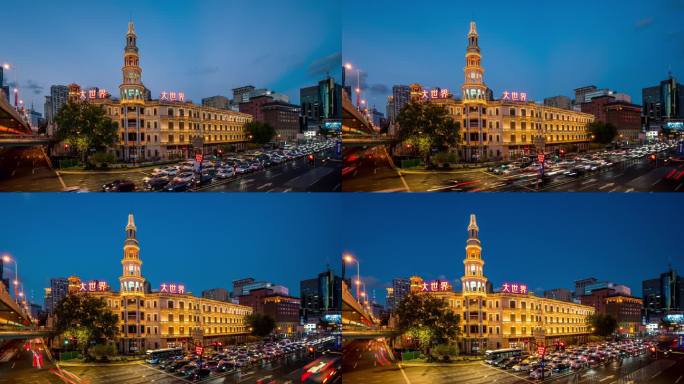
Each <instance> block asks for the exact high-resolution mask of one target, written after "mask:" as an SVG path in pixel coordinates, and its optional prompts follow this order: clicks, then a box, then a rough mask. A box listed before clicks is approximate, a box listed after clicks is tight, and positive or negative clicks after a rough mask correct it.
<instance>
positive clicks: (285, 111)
mask: <svg viewBox="0 0 684 384" xmlns="http://www.w3.org/2000/svg"><path fill="white" fill-rule="evenodd" d="M261 110H262V114H263V117H264V122H265V123H266V124H268V125H270V126H272V127H273V128H274V129H275V134H276V140H277V141H278V142H283V141H288V142H292V141H295V140H296V139H297V134H298V133H299V130H300V121H299V114H300V107H299V105H295V104H290V103H285V102H282V101H272V102H270V103H266V104H264V105H263V106H262V107H261Z"/></svg>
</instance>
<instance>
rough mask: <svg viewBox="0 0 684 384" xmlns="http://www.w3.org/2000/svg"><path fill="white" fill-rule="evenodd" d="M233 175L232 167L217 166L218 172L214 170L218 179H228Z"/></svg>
mask: <svg viewBox="0 0 684 384" xmlns="http://www.w3.org/2000/svg"><path fill="white" fill-rule="evenodd" d="M233 176H235V172H234V171H233V168H219V169H218V172H216V177H218V178H219V179H228V178H231V177H233Z"/></svg>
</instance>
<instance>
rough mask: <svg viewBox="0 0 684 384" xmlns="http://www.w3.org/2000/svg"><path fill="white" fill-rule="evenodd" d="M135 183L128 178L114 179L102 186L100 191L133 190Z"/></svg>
mask: <svg viewBox="0 0 684 384" xmlns="http://www.w3.org/2000/svg"><path fill="white" fill-rule="evenodd" d="M133 191H135V183H134V182H132V181H130V180H114V181H112V182H111V183H107V184H105V185H103V186H102V192H133Z"/></svg>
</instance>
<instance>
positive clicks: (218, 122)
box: [52, 22, 252, 161]
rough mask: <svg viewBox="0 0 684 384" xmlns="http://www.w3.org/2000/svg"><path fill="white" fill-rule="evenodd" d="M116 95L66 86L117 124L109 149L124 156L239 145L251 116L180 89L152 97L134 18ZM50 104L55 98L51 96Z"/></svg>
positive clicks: (179, 155)
mask: <svg viewBox="0 0 684 384" xmlns="http://www.w3.org/2000/svg"><path fill="white" fill-rule="evenodd" d="M123 58H124V65H123V67H122V69H121V70H122V75H123V80H122V83H121V85H120V86H119V93H120V99H119V100H117V99H114V98H112V97H111V95H110V94H109V93H108V92H107V91H106V90H97V89H89V90H83V89H81V87H80V86H79V85H77V84H71V85H70V86H69V96H68V99H69V101H70V102H80V101H83V102H89V103H93V104H96V105H100V106H101V107H102V108H104V109H105V112H106V114H107V116H109V117H110V118H111V119H112V121H114V122H115V123H116V125H117V126H118V136H119V142H118V143H117V144H116V145H115V146H114V147H113V148H111V149H110V150H109V152H111V153H113V154H114V155H116V157H117V158H118V159H120V160H123V161H143V160H172V159H183V158H189V157H192V156H193V155H194V154H195V153H199V152H201V153H205V154H211V153H215V152H216V151H218V149H220V148H221V147H223V146H231V147H234V148H235V149H240V148H244V147H245V145H246V142H247V141H248V138H247V136H246V134H245V131H244V125H245V124H246V123H248V122H250V121H252V117H251V116H249V115H247V114H243V113H239V112H234V111H231V110H225V109H220V108H212V107H205V106H199V105H195V104H193V103H192V102H191V101H186V100H185V94H184V92H175V91H173V92H167V91H162V92H161V93H160V96H159V99H157V100H152V99H151V96H150V91H149V90H148V89H147V88H146V87H145V86H144V84H143V83H142V68H141V66H140V56H139V50H138V47H137V35H136V33H135V28H134V25H133V22H129V24H128V32H127V33H126V46H125V49H124V57H123ZM52 103H53V104H54V100H53V101H52Z"/></svg>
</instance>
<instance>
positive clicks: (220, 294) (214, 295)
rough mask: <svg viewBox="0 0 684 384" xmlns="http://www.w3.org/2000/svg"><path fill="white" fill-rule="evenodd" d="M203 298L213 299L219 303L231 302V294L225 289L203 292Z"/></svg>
mask: <svg viewBox="0 0 684 384" xmlns="http://www.w3.org/2000/svg"><path fill="white" fill-rule="evenodd" d="M202 297H203V298H205V299H212V300H218V301H226V302H228V301H230V294H229V293H228V290H227V289H225V288H212V289H207V290H206V291H202Z"/></svg>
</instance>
